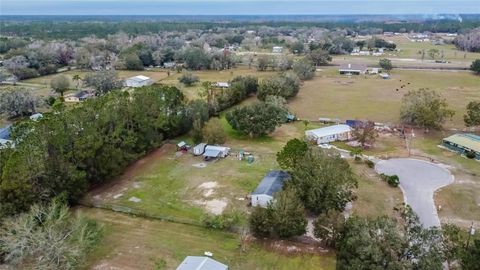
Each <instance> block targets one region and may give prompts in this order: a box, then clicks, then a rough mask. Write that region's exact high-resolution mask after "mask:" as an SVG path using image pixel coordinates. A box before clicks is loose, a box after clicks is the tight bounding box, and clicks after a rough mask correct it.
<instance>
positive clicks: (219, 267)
mask: <svg viewBox="0 0 480 270" xmlns="http://www.w3.org/2000/svg"><path fill="white" fill-rule="evenodd" d="M177 270H228V266H227V265H225V264H223V263H220V262H217V261H215V260H214V259H211V258H209V257H205V256H187V257H185V259H184V260H183V262H182V263H181V264H180V265H179V266H178V267H177Z"/></svg>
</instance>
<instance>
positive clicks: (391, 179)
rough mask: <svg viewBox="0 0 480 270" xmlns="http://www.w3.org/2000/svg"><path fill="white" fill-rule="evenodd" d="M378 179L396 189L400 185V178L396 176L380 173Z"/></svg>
mask: <svg viewBox="0 0 480 270" xmlns="http://www.w3.org/2000/svg"><path fill="white" fill-rule="evenodd" d="M380 177H381V178H382V180H383V181H385V182H387V183H388V185H389V186H391V187H398V185H399V184H400V178H399V177H398V175H386V174H383V173H381V174H380Z"/></svg>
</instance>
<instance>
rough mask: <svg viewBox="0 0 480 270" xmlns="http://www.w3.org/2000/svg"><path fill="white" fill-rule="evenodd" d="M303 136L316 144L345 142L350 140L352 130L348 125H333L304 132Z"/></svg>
mask: <svg viewBox="0 0 480 270" xmlns="http://www.w3.org/2000/svg"><path fill="white" fill-rule="evenodd" d="M305 136H306V137H307V139H308V140H310V141H316V142H317V144H322V143H329V142H334V141H346V140H350V139H351V138H352V128H351V127H350V126H348V125H342V124H340V125H333V126H329V127H324V128H317V129H311V130H307V131H305Z"/></svg>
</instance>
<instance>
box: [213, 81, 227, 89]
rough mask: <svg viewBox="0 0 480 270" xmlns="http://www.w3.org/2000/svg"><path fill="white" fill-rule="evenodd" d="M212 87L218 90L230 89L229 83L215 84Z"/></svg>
mask: <svg viewBox="0 0 480 270" xmlns="http://www.w3.org/2000/svg"><path fill="white" fill-rule="evenodd" d="M213 86H214V87H218V88H230V83H228V82H216V83H214V84H213Z"/></svg>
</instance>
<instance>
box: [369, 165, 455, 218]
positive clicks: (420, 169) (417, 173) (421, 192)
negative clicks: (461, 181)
mask: <svg viewBox="0 0 480 270" xmlns="http://www.w3.org/2000/svg"><path fill="white" fill-rule="evenodd" d="M375 169H376V170H377V171H378V172H379V173H384V174H387V175H394V174H396V175H398V177H399V178H400V188H401V189H402V191H403V196H404V200H405V202H406V203H408V204H409V205H410V206H411V207H412V209H413V211H415V213H416V214H417V215H418V216H419V218H420V222H421V223H422V225H423V226H424V227H431V226H440V220H439V219H438V214H437V209H436V207H435V203H434V201H433V193H434V192H435V190H437V189H439V188H441V187H443V186H446V185H449V184H451V183H452V182H453V176H452V175H451V174H450V172H449V171H448V170H447V169H445V168H442V167H440V166H438V165H436V164H433V163H430V162H426V161H423V160H417V159H408V158H394V159H389V160H382V161H379V162H378V163H377V164H376V166H375Z"/></svg>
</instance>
